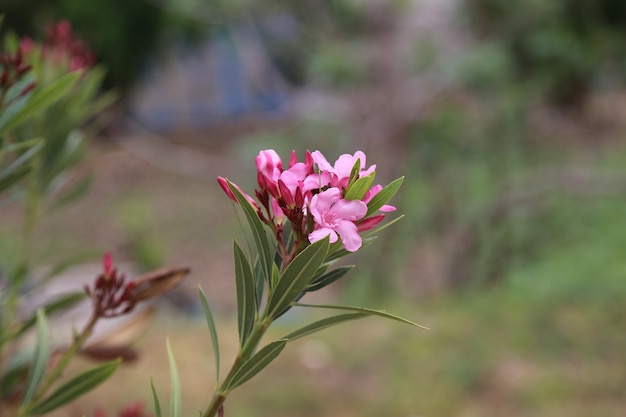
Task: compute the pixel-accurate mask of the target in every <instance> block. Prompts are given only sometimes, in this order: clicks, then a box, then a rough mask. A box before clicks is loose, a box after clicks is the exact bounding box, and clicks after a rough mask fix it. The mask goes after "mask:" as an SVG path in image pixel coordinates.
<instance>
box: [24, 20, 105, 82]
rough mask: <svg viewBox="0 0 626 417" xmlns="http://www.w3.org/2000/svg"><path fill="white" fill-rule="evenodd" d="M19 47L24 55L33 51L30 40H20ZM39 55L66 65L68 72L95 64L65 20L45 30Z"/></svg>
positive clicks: (32, 43) (90, 54)
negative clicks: (44, 39)
mask: <svg viewBox="0 0 626 417" xmlns="http://www.w3.org/2000/svg"><path fill="white" fill-rule="evenodd" d="M20 47H21V49H22V51H23V52H24V53H25V54H30V53H31V52H32V51H34V50H35V43H34V42H33V41H32V39H30V38H27V37H26V38H22V40H21V42H20ZM41 55H42V56H43V57H44V58H46V59H49V60H52V62H54V63H55V64H57V65H67V70H68V71H69V72H73V71H78V70H86V69H89V68H90V67H92V66H93V65H94V63H95V56H94V54H93V53H92V52H91V51H90V50H89V48H88V47H87V45H86V44H85V43H84V42H83V41H82V40H81V39H79V38H78V37H76V36H75V35H74V34H73V33H72V25H71V23H70V22H69V21H67V20H61V21H59V22H58V23H56V24H54V25H51V26H49V27H48V28H47V29H46V41H45V43H44V44H43V48H42V50H41Z"/></svg>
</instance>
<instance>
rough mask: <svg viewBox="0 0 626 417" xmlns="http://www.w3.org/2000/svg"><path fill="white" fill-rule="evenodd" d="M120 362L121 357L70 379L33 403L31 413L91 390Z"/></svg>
mask: <svg viewBox="0 0 626 417" xmlns="http://www.w3.org/2000/svg"><path fill="white" fill-rule="evenodd" d="M120 362H121V359H117V360H114V361H111V362H108V363H105V364H104V365H100V366H97V367H95V368H92V369H90V370H88V371H85V372H83V373H82V374H80V375H78V376H76V377H74V378H72V379H70V380H69V381H67V382H66V383H65V384H63V385H61V386H60V387H59V388H58V389H57V390H56V391H55V392H53V393H52V394H51V395H50V396H49V397H48V398H46V399H45V400H43V401H41V402H40V403H39V404H37V405H35V407H34V408H33V409H32V410H31V414H34V415H38V414H46V413H49V412H51V411H53V410H56V409H57V408H59V407H61V406H63V405H65V404H67V403H69V402H71V401H72V400H75V399H76V398H78V397H80V396H82V395H84V394H85V393H87V392H89V391H91V390H92V389H94V388H95V387H97V386H98V385H100V384H101V383H103V382H104V381H106V380H107V379H108V378H109V377H110V376H111V375H113V372H115V370H116V369H117V367H118V366H119V365H120Z"/></svg>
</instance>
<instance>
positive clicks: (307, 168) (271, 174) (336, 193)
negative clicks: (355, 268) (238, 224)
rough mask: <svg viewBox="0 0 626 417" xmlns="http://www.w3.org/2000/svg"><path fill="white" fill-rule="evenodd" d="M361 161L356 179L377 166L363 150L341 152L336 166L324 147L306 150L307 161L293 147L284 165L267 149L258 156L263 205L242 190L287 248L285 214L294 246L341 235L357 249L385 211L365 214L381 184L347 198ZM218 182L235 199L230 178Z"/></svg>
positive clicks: (385, 208) (390, 208)
mask: <svg viewBox="0 0 626 417" xmlns="http://www.w3.org/2000/svg"><path fill="white" fill-rule="evenodd" d="M357 164H358V167H359V168H360V169H359V173H358V174H357V178H356V179H358V178H364V177H368V176H370V175H372V174H373V173H374V171H375V169H376V165H372V166H370V167H369V168H365V166H366V158H365V154H364V153H363V152H361V151H357V152H356V153H355V154H354V155H349V154H344V155H341V156H340V157H339V158H338V159H337V161H335V163H334V164H332V165H331V164H330V163H329V162H328V160H327V159H326V158H325V157H324V155H322V153H321V152H320V151H314V152H309V151H307V152H306V154H305V157H304V161H298V158H297V155H296V153H295V151H292V153H291V157H290V158H289V164H288V166H287V168H286V169H285V168H284V166H283V162H282V160H281V159H280V157H279V156H278V154H277V153H276V151H274V150H272V149H268V150H264V151H261V152H260V153H259V155H258V156H257V157H256V167H257V182H258V185H259V188H258V189H257V190H255V195H256V197H257V199H258V201H259V203H260V205H258V204H257V203H256V202H255V200H254V199H253V198H252V197H250V196H249V195H246V194H245V193H243V192H242V194H243V195H244V196H245V197H246V199H247V200H248V201H249V202H250V203H251V204H252V205H253V206H254V207H255V209H256V211H257V213H258V215H259V217H260V218H261V220H262V221H263V222H264V223H266V224H267V225H269V226H270V228H271V229H272V230H273V231H274V233H275V235H276V237H277V240H278V243H279V247H280V248H281V249H282V250H283V252H286V251H287V248H286V247H285V245H284V242H283V226H284V222H285V219H287V220H289V222H290V223H291V225H292V229H293V233H294V247H295V248H296V251H299V250H301V249H302V248H304V247H305V246H306V245H308V244H309V243H313V242H315V241H317V240H320V239H323V238H325V237H326V236H328V237H329V239H330V242H331V243H334V242H336V241H337V240H339V239H341V242H342V244H343V246H344V248H345V249H346V250H347V251H349V252H355V251H356V250H358V249H359V248H360V247H361V244H362V238H361V236H360V235H359V232H363V231H366V230H370V229H372V228H373V227H375V226H376V225H377V224H378V223H380V222H381V221H382V220H383V218H384V214H382V213H381V214H377V215H374V216H370V217H367V218H366V214H367V211H368V208H367V203H369V202H370V201H371V199H372V198H373V197H374V196H375V195H376V194H377V193H378V192H379V191H380V190H381V189H382V186H381V185H374V186H372V187H371V188H370V189H369V190H367V192H366V193H365V195H364V196H363V197H362V199H351V200H349V199H346V198H345V197H346V193H347V191H348V188H349V185H350V177H351V173H352V171H353V169H354V167H355V166H356V165H357ZM353 180H354V179H353ZM218 182H219V184H220V185H221V187H222V189H223V190H224V191H225V192H226V194H227V195H228V196H229V197H230V198H231V199H232V200H234V201H237V200H236V198H235V196H234V195H233V193H232V191H231V190H230V188H229V186H228V182H227V180H226V179H225V178H222V177H218ZM235 187H236V186H235ZM237 189H239V188H238V187H237ZM239 191H241V190H240V189H239ZM379 210H380V211H381V212H389V211H393V210H395V207H393V206H389V205H383V206H382V207H381V208H380V209H379Z"/></svg>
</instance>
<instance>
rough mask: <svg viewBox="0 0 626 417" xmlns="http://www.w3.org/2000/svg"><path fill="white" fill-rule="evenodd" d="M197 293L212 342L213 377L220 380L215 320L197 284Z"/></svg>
mask: <svg viewBox="0 0 626 417" xmlns="http://www.w3.org/2000/svg"><path fill="white" fill-rule="evenodd" d="M198 293H199V295H200V301H201V302H202V308H203V309H204V316H205V317H206V322H207V325H208V326H209V333H210V334H211V343H212V344H213V357H214V359H215V378H216V381H217V383H219V380H220V345H219V343H218V340H217V328H216V327H215V320H214V319H213V314H212V313H211V309H210V308H209V302H208V301H207V299H206V295H205V294H204V291H202V288H200V286H198Z"/></svg>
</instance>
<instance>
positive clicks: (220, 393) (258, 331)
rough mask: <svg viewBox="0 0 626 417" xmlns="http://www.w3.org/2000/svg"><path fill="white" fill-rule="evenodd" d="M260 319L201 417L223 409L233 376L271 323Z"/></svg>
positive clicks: (211, 416) (251, 353) (206, 416)
mask: <svg viewBox="0 0 626 417" xmlns="http://www.w3.org/2000/svg"><path fill="white" fill-rule="evenodd" d="M262 317H263V319H261V320H259V321H257V322H256V323H255V325H254V327H253V328H252V331H251V332H250V336H249V337H248V339H247V340H246V342H245V343H244V344H243V346H242V347H240V348H239V352H238V353H237V357H236V358H235V361H234V362H233V365H232V366H231V368H230V371H229V372H228V375H227V376H226V378H224V381H223V382H222V384H221V386H220V387H219V388H218V389H216V390H215V394H214V395H213V399H212V400H211V403H210V404H209V405H208V407H207V408H206V410H205V411H204V413H202V417H215V416H218V413H219V411H220V409H221V408H222V407H223V405H224V402H225V401H226V397H228V394H229V393H230V391H231V390H232V388H231V387H229V385H230V383H231V381H232V378H233V377H234V376H235V374H236V373H237V371H238V370H239V369H240V367H241V366H242V365H243V364H244V363H246V361H247V360H248V359H250V358H251V357H252V356H254V352H255V351H256V348H257V347H258V346H259V343H260V342H261V339H262V338H263V335H264V334H265V332H266V331H267V329H268V328H269V326H270V324H271V323H272V321H271V320H270V319H269V318H267V317H265V315H263V316H262Z"/></svg>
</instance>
